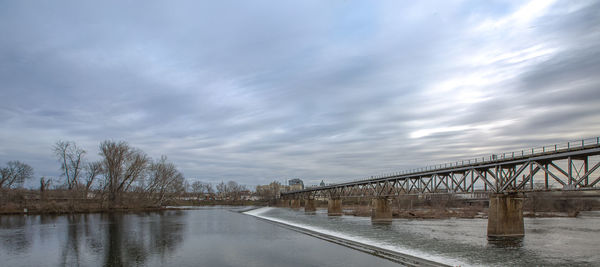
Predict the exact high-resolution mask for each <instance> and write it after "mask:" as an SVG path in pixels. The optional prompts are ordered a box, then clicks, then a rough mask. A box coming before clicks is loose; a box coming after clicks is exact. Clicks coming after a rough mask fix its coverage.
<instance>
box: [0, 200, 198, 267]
mask: <svg viewBox="0 0 600 267" xmlns="http://www.w3.org/2000/svg"><path fill="white" fill-rule="evenodd" d="M185 216H186V213H183V212H180V211H163V212H151V213H141V214H126V213H110V214H70V215H63V216H55V215H32V216H0V244H1V245H2V246H1V249H0V256H1V255H3V253H6V254H7V255H28V254H30V253H31V251H32V250H34V251H37V250H38V248H39V247H43V248H44V249H43V250H42V251H41V252H38V254H43V253H48V254H54V252H56V253H55V254H54V255H56V256H58V262H57V263H58V265H60V266H82V265H90V263H92V264H93V265H97V264H98V263H100V262H102V263H103V265H104V266H131V265H143V264H144V262H146V261H147V260H148V258H149V257H151V256H156V257H159V258H161V257H166V256H168V255H169V254H171V253H173V252H174V251H176V250H177V246H178V245H180V244H181V243H182V242H183V239H184V235H183V232H184V231H185V224H183V223H178V222H179V221H181V220H182V217H185ZM54 255H52V256H54Z"/></svg>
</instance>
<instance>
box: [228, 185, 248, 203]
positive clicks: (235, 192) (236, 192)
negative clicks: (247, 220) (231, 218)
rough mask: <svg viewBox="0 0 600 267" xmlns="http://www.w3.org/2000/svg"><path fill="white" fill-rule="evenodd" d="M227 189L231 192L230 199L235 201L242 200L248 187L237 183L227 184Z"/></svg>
mask: <svg viewBox="0 0 600 267" xmlns="http://www.w3.org/2000/svg"><path fill="white" fill-rule="evenodd" d="M227 189H228V191H229V197H230V198H231V199H233V200H240V198H241V195H242V194H241V193H242V191H245V190H246V186H244V185H240V184H238V183H237V182H235V181H229V182H227Z"/></svg>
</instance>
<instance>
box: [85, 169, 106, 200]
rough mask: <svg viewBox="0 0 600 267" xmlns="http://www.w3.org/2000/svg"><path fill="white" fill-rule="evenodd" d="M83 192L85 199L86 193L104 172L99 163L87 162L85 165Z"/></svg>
mask: <svg viewBox="0 0 600 267" xmlns="http://www.w3.org/2000/svg"><path fill="white" fill-rule="evenodd" d="M84 169H85V176H84V177H85V181H84V182H85V192H86V197H87V192H89V191H90V188H91V187H92V185H93V184H94V180H95V179H96V177H97V176H98V175H100V174H101V173H102V172H103V171H104V170H103V168H102V162H101V161H95V162H89V163H87V164H86V165H85V168H84Z"/></svg>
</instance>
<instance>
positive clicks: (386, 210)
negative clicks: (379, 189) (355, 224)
mask: <svg viewBox="0 0 600 267" xmlns="http://www.w3.org/2000/svg"><path fill="white" fill-rule="evenodd" d="M372 206H373V208H372V209H371V221H372V222H391V221H392V208H391V207H390V199H389V198H387V197H376V198H373V200H372Z"/></svg>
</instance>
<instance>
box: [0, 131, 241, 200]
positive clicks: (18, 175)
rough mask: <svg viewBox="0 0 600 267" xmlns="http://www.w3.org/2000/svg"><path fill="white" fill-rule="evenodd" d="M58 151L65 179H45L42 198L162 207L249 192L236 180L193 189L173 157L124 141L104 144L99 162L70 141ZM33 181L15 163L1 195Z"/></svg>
mask: <svg viewBox="0 0 600 267" xmlns="http://www.w3.org/2000/svg"><path fill="white" fill-rule="evenodd" d="M53 153H54V155H55V156H56V159H57V160H58V162H59V165H60V170H61V177H62V179H60V180H56V179H52V178H48V177H41V178H40V187H39V192H40V198H44V197H45V196H47V195H48V194H50V193H54V195H56V194H55V192H56V191H61V192H62V194H61V196H64V195H65V194H64V192H66V195H68V197H70V198H82V199H97V200H100V201H101V202H102V203H106V204H107V206H108V207H119V206H122V205H129V204H131V203H137V204H143V205H153V206H161V205H164V203H165V202H166V201H167V200H169V199H181V198H183V197H186V198H189V197H190V196H191V197H194V198H196V199H200V198H208V197H210V198H212V199H216V198H218V199H233V200H238V199H240V196H241V194H242V192H246V191H247V189H246V187H245V186H243V185H239V184H238V183H237V182H234V181H229V182H227V183H225V182H221V183H220V184H217V185H216V190H215V188H213V186H212V185H211V184H210V183H202V182H199V181H197V182H194V183H192V184H191V185H190V184H188V183H187V182H186V180H185V178H184V175H183V174H182V173H181V172H180V171H179V170H178V169H177V167H176V166H175V164H173V163H172V162H170V161H168V159H167V156H164V155H163V156H161V157H160V158H159V159H156V160H153V159H152V158H150V157H149V156H148V155H147V154H146V153H145V152H143V151H142V150H140V149H138V148H135V147H132V146H130V145H129V144H128V143H127V142H124V141H118V142H117V141H111V140H107V141H104V142H102V143H100V145H99V155H100V160H98V161H89V160H87V157H86V155H87V151H86V150H84V149H83V148H82V147H80V146H78V145H77V144H76V143H75V142H70V141H58V142H56V144H55V145H54V146H53ZM32 179H33V168H32V167H31V166H29V165H27V164H25V163H22V162H20V161H10V162H8V163H7V165H6V166H5V167H2V168H0V191H4V192H6V191H7V190H8V191H11V189H18V188H22V186H23V184H24V183H25V181H27V180H32ZM54 183H56V184H54ZM51 188H53V189H52V190H50V189H51ZM12 191H14V190H12Z"/></svg>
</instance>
